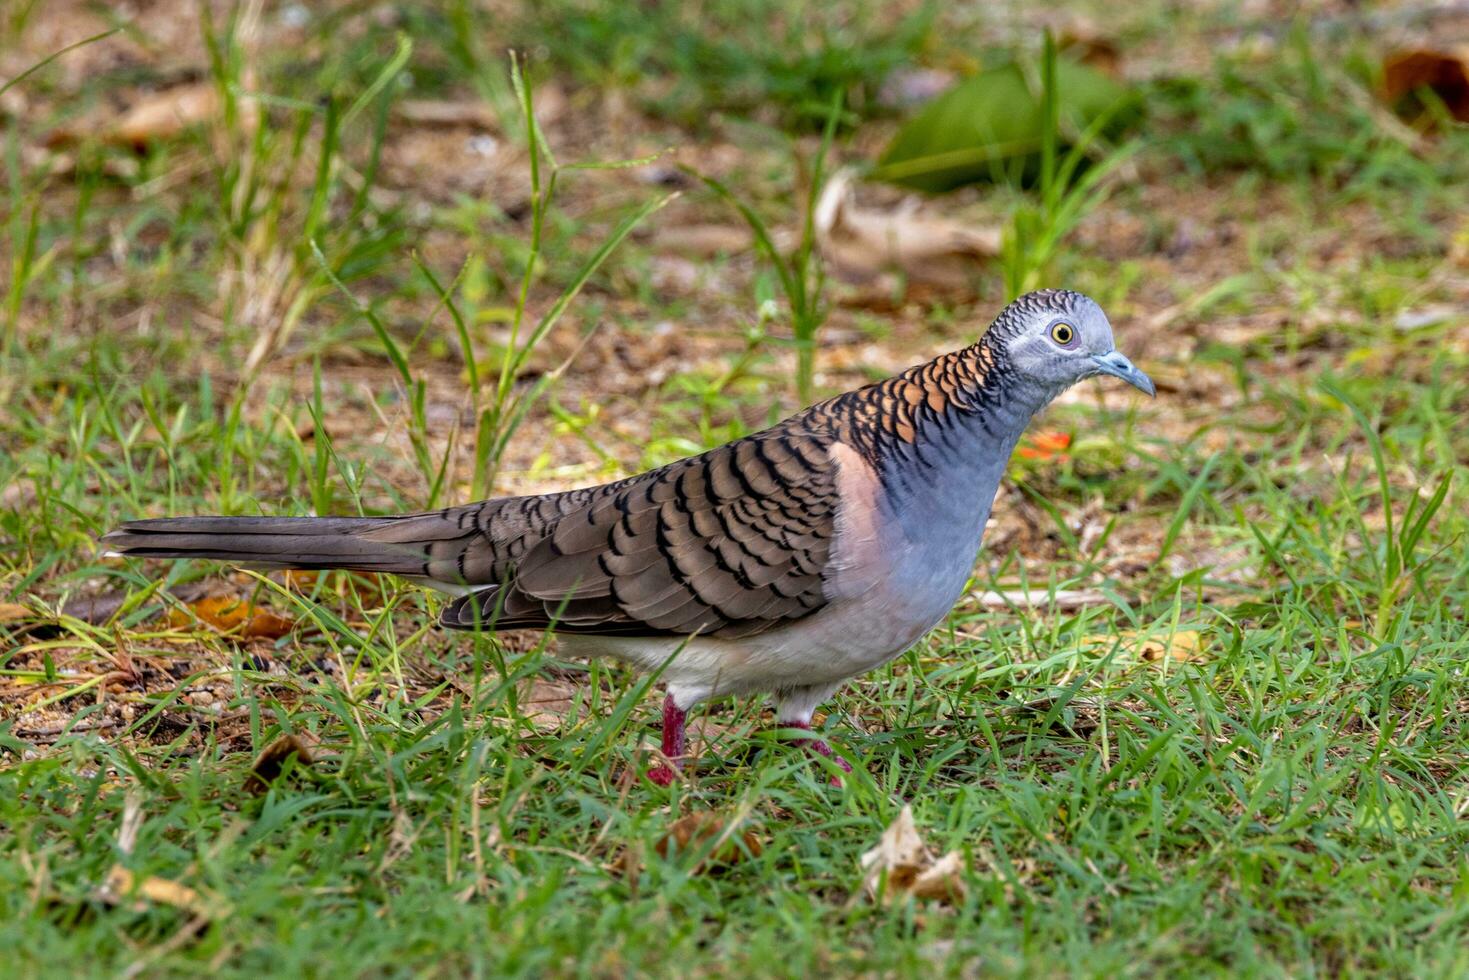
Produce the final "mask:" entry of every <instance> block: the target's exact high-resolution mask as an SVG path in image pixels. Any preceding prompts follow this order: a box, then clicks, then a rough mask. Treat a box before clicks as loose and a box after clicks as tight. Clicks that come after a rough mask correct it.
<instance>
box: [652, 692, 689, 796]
mask: <svg viewBox="0 0 1469 980" xmlns="http://www.w3.org/2000/svg"><path fill="white" fill-rule="evenodd" d="M688 718H689V716H688V712H686V711H684V710H683V709H682V708H680V707H679V706H678V705H677V704H675V703H674V701H673V695H672V694H670V695H668V696H666V697H665V698H664V699H663V759H664V761H663V762H661V763H659V764H658V765H656V766H654V767H653V768H652V769H649V770H648V772H647V776H648V781H649V782H650V783H653V784H654V785H655V786H668V785H670V784H671V783H672V782H673V781H674V780H675V779H677V778H678V770H679V769H680V768H681V767H682V765H683V751H684V726H685V724H686V723H687V722H688Z"/></svg>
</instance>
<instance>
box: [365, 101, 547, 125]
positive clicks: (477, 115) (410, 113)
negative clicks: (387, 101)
mask: <svg viewBox="0 0 1469 980" xmlns="http://www.w3.org/2000/svg"><path fill="white" fill-rule="evenodd" d="M539 108H540V106H537V109H539ZM543 114H544V113H543V112H538V113H537V115H538V116H540V115H543ZM393 115H394V116H395V117H397V118H398V119H400V120H402V121H403V122H406V123H411V124H413V125H415V126H471V127H473V128H475V129H498V128H499V127H500V120H499V119H498V118H497V117H496V116H495V112H494V110H493V109H491V108H490V107H489V105H488V104H486V103H484V102H448V101H443V100H439V99H403V100H401V101H399V102H395V103H394V104H393Z"/></svg>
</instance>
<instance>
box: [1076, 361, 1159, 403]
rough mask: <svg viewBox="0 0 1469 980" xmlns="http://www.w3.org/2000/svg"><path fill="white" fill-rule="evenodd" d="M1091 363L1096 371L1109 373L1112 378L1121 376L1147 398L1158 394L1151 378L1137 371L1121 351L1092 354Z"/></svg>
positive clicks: (1135, 366)
mask: <svg viewBox="0 0 1469 980" xmlns="http://www.w3.org/2000/svg"><path fill="white" fill-rule="evenodd" d="M1092 363H1093V364H1095V365H1096V366H1097V370H1098V371H1100V372H1102V373H1103V374H1110V375H1112V377H1114V378H1121V379H1122V380H1123V381H1126V382H1127V383H1128V384H1130V385H1132V386H1133V387H1134V388H1136V389H1137V390H1138V391H1141V392H1143V393H1144V394H1146V395H1147V396H1148V397H1149V398H1153V397H1156V396H1157V394H1158V388H1157V386H1156V385H1154V384H1153V379H1152V378H1150V377H1148V376H1147V375H1146V374H1143V373H1142V372H1141V371H1139V370H1138V369H1137V365H1135V364H1133V363H1132V362H1131V361H1129V360H1128V359H1127V357H1126V355H1124V354H1123V353H1122V352H1121V351H1115V350H1114V351H1112V352H1111V353H1109V354H1094V355H1093V356H1092Z"/></svg>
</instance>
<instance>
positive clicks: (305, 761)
mask: <svg viewBox="0 0 1469 980" xmlns="http://www.w3.org/2000/svg"><path fill="white" fill-rule="evenodd" d="M316 746H317V740H316V738H315V736H313V735H310V734H309V733H306V732H301V733H299V734H286V735H282V736H281V737H280V738H277V739H276V740H275V741H274V742H271V743H270V744H269V745H267V746H266V747H265V748H263V749H261V750H260V754H259V755H257V756H255V761H254V762H252V763H250V774H249V775H248V776H246V777H245V789H246V790H247V791H248V792H251V793H254V794H256V795H259V794H261V793H264V792H265V791H266V790H268V789H270V784H271V783H273V782H275V781H276V779H277V778H279V777H280V774H281V772H282V770H284V769H285V766H286V760H288V759H290V758H292V757H295V759H296V761H297V764H299V765H303V766H309V765H311V764H312V763H313V762H314V761H315V760H316V752H315V749H316Z"/></svg>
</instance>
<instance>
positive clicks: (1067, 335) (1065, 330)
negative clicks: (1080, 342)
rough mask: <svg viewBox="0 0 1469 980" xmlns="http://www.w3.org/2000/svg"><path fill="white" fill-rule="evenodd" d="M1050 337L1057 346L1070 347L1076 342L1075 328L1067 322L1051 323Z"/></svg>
mask: <svg viewBox="0 0 1469 980" xmlns="http://www.w3.org/2000/svg"><path fill="white" fill-rule="evenodd" d="M1051 339H1052V340H1054V341H1055V342H1056V343H1057V345H1058V346H1061V347H1070V346H1071V345H1072V344H1074V343H1076V328H1075V327H1073V326H1072V325H1071V324H1069V323H1054V324H1052V325H1051Z"/></svg>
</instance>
